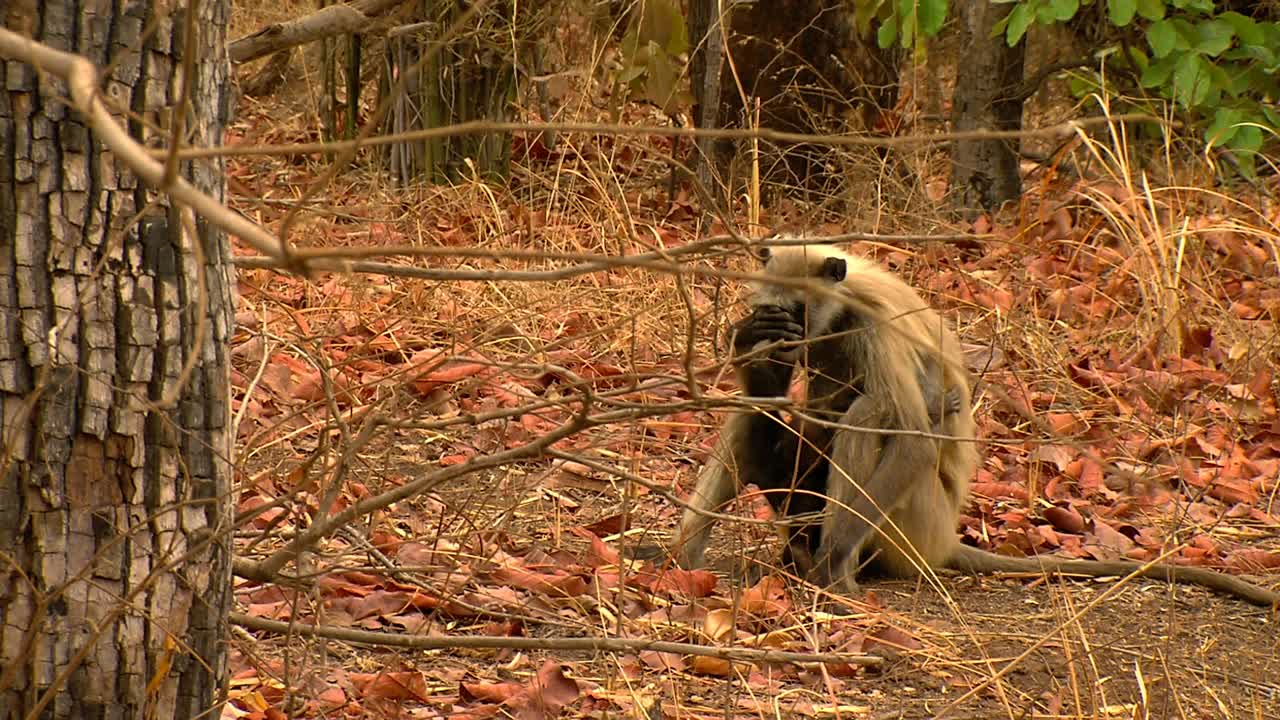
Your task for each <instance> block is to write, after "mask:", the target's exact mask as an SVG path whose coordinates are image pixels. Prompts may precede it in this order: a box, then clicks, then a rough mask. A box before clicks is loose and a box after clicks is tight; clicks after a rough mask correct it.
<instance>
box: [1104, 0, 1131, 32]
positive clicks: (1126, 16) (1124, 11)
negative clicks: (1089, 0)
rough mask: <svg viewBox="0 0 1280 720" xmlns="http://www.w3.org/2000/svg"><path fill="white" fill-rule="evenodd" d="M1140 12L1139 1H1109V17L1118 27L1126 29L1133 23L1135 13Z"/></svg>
mask: <svg viewBox="0 0 1280 720" xmlns="http://www.w3.org/2000/svg"><path fill="white" fill-rule="evenodd" d="M1136 12H1138V0H1107V17H1109V18H1111V24H1112V25H1115V26H1116V27H1124V26H1125V25H1128V24H1129V23H1131V22H1133V15H1134V13H1136Z"/></svg>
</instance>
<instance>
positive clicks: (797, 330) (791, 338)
mask: <svg viewBox="0 0 1280 720" xmlns="http://www.w3.org/2000/svg"><path fill="white" fill-rule="evenodd" d="M799 320H800V318H799V317H798V313H796V312H795V311H793V310H788V309H786V308H783V307H779V306H777V305H760V306H758V307H756V308H755V309H754V310H752V311H751V314H750V315H748V316H746V317H745V318H743V319H742V320H739V321H738V323H737V324H736V325H735V326H734V330H735V335H734V339H733V354H734V357H741V356H743V355H747V354H749V353H752V352H756V351H759V350H760V349H761V348H764V347H766V346H768V345H772V344H775V343H786V345H779V347H777V348H776V349H774V350H772V351H771V352H769V353H768V354H762V355H759V356H757V357H756V358H753V360H766V359H775V360H782V361H784V362H794V361H795V359H796V357H797V356H798V354H799V347H798V345H799V343H800V342H801V341H803V340H804V325H802V324H800V322H799Z"/></svg>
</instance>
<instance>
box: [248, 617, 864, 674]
mask: <svg viewBox="0 0 1280 720" xmlns="http://www.w3.org/2000/svg"><path fill="white" fill-rule="evenodd" d="M230 619H231V622H232V623H234V624H236V625H239V626H241V627H243V628H246V629H249V630H258V631H261V632H272V633H277V634H281V635H285V634H293V635H302V636H306V637H322V638H328V639H330V640H341V641H343V642H350V643H359V644H361V645H376V646H382V647H404V648H413V649H415V650H448V649H454V648H471V649H476V648H493V649H511V650H589V651H597V652H599V651H606V652H641V651H644V650H653V651H655V652H670V653H680V654H683V655H698V656H702V657H714V658H722V659H724V660H742V661H746V662H761V663H765V662H792V663H822V664H828V663H843V664H847V665H860V666H862V667H877V666H879V665H880V664H882V663H883V662H884V658H882V657H879V656H876V655H860V654H855V653H802V652H786V651H783V650H757V649H754V648H739V647H712V646H710V645H697V644H694V643H681V642H669V641H666V640H645V639H643V638H601V637H585V638H566V637H542V638H531V637H506V636H492V635H471V636H466V637H434V636H426V635H399V634H396V635H393V634H391V633H384V632H374V631H372V630H355V629H352V628H340V627H332V626H326V625H302V624H294V625H291V624H290V623H286V622H281V621H279V620H267V619H265V618H258V617H253V616H252V615H245V614H244V613H238V612H233V613H231V614H230Z"/></svg>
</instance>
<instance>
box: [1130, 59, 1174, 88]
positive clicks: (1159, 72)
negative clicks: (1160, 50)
mask: <svg viewBox="0 0 1280 720" xmlns="http://www.w3.org/2000/svg"><path fill="white" fill-rule="evenodd" d="M1177 59H1178V58H1177V56H1170V57H1166V58H1161V59H1159V60H1156V61H1155V62H1153V63H1151V64H1150V65H1148V66H1147V69H1146V70H1143V71H1142V79H1141V80H1140V81H1139V82H1140V83H1141V84H1142V87H1144V88H1153V87H1160V86H1162V85H1164V84H1165V83H1167V82H1169V76H1171V75H1173V66H1174V64H1175V63H1176V62H1177Z"/></svg>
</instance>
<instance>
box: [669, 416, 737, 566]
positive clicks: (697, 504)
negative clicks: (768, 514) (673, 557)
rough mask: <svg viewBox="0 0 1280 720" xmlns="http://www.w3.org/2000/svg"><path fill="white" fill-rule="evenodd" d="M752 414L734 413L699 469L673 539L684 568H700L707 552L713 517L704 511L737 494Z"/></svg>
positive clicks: (715, 508) (723, 502)
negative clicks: (744, 445) (696, 481)
mask: <svg viewBox="0 0 1280 720" xmlns="http://www.w3.org/2000/svg"><path fill="white" fill-rule="evenodd" d="M753 420H754V417H753V416H751V415H735V416H733V417H731V418H730V419H729V421H728V422H726V423H725V424H724V427H723V428H721V430H720V439H719V440H718V441H716V444H715V447H714V448H713V449H712V451H711V455H710V456H709V457H708V458H707V462H706V464H704V465H703V466H702V472H701V473H699V474H698V484H697V485H696V486H695V487H694V490H693V494H692V495H690V496H689V507H686V508H685V510H684V514H683V516H682V517H681V519H680V535H679V537H677V538H676V546H677V547H678V548H679V550H678V553H677V559H678V560H679V563H680V566H681V567H683V568H687V569H692V568H699V567H702V565H703V562H704V559H705V558H704V556H705V554H706V551H707V540H708V539H710V537H711V528H712V526H713V525H715V522H716V521H715V518H711V517H707V516H706V515H705V514H704V513H705V512H707V511H719V510H720V509H721V507H722V506H723V505H724V504H725V503H727V502H729V501H730V500H732V499H733V498H734V496H736V495H737V494H738V488H739V487H740V485H739V482H738V470H739V467H740V465H741V462H739V458H741V457H742V455H741V447H742V445H743V443H744V441H745V440H746V439H747V438H748V437H749V436H750V434H751V433H750V426H751V423H752V421H753Z"/></svg>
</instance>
